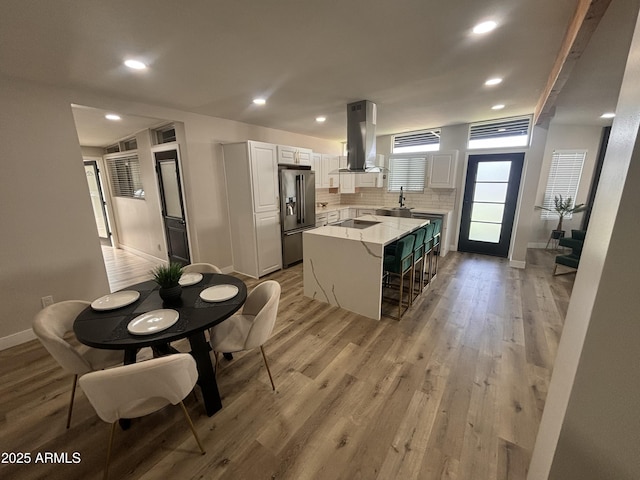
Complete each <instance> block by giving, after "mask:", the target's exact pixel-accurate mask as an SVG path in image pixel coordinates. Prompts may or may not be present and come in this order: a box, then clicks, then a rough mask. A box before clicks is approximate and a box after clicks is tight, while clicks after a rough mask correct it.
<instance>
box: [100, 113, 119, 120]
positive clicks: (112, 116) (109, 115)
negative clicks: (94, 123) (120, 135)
mask: <svg viewBox="0 0 640 480" xmlns="http://www.w3.org/2000/svg"><path fill="white" fill-rule="evenodd" d="M104 118H106V119H107V120H120V115H116V114H115V113H107V114H106V115H105V116H104Z"/></svg>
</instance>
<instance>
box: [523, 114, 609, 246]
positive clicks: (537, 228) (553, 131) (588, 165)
mask: <svg viewBox="0 0 640 480" xmlns="http://www.w3.org/2000/svg"><path fill="white" fill-rule="evenodd" d="M601 138H602V127H599V126H582V125H555V124H554V123H553V121H552V122H551V125H550V127H549V133H548V135H547V141H546V145H545V150H544V157H543V161H542V168H541V170H540V182H539V184H538V189H537V191H536V196H535V205H542V202H543V200H544V192H545V190H546V188H547V179H548V177H549V169H550V168H551V158H552V156H553V152H554V151H555V150H586V151H587V156H586V158H585V161H584V165H583V168H582V176H581V177H580V184H579V186H578V193H577V195H576V198H575V199H574V200H575V203H576V204H580V203H586V202H587V198H588V195H589V188H590V186H591V180H592V178H593V171H594V168H595V164H596V161H597V157H598V150H599V149H600V141H601ZM582 217H583V213H576V214H575V215H573V218H571V219H566V218H565V220H564V221H563V223H562V229H563V230H564V231H565V232H571V229H579V228H580V226H581V222H582ZM557 224H558V220H557V219H555V220H542V219H541V218H540V211H536V213H535V215H534V216H533V222H532V228H531V234H530V235H529V246H530V247H544V246H545V245H546V243H547V241H548V239H549V235H550V233H551V230H553V229H555V228H556V226H557ZM567 236H568V234H567Z"/></svg>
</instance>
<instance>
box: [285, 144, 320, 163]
mask: <svg viewBox="0 0 640 480" xmlns="http://www.w3.org/2000/svg"><path fill="white" fill-rule="evenodd" d="M312 153H313V152H312V151H311V149H310V148H299V147H290V146H287V145H278V163H285V164H288V165H311V154H312Z"/></svg>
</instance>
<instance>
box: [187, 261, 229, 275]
mask: <svg viewBox="0 0 640 480" xmlns="http://www.w3.org/2000/svg"><path fill="white" fill-rule="evenodd" d="M182 273H222V270H220V269H219V268H218V267H216V266H215V265H213V264H211V263H190V264H189V265H185V266H184V267H182Z"/></svg>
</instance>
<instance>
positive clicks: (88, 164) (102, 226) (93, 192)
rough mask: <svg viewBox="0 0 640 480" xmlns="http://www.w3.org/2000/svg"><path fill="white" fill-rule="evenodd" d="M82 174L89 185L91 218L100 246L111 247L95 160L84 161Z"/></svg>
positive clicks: (105, 208) (107, 219)
mask: <svg viewBox="0 0 640 480" xmlns="http://www.w3.org/2000/svg"><path fill="white" fill-rule="evenodd" d="M84 172H85V174H86V176H87V184H88V185H89V196H90V197H91V207H92V208H93V216H94V218H95V221H96V228H97V229H98V238H99V239H100V244H101V245H103V246H108V247H111V246H113V243H112V241H111V227H110V225H109V216H108V215H107V202H106V201H105V198H104V190H103V187H102V185H103V184H102V178H101V176H100V169H99V168H98V162H97V161H96V160H85V161H84Z"/></svg>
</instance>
